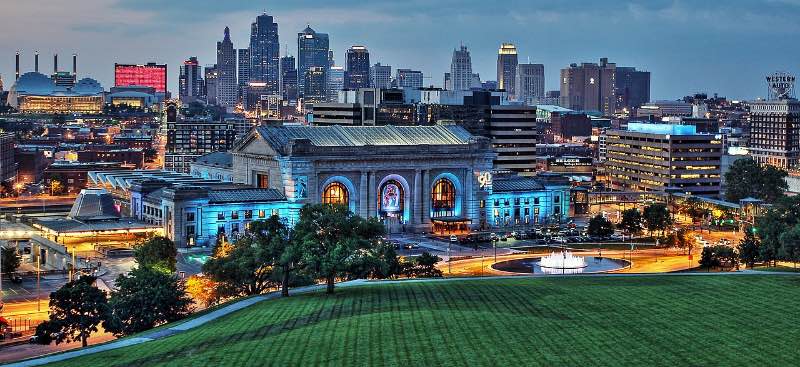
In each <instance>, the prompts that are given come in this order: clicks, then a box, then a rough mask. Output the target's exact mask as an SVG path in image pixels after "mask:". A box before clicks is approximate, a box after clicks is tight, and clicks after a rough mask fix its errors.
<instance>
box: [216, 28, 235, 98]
mask: <svg viewBox="0 0 800 367" xmlns="http://www.w3.org/2000/svg"><path fill="white" fill-rule="evenodd" d="M217 72H218V73H219V77H218V79H217V105H219V106H220V107H225V108H232V107H233V106H235V105H236V102H237V101H238V99H239V98H238V89H239V88H238V85H237V84H236V50H235V49H234V48H233V42H231V34H230V29H228V27H225V35H224V37H223V39H222V41H221V42H217Z"/></svg>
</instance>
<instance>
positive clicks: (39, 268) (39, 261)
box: [36, 255, 42, 312]
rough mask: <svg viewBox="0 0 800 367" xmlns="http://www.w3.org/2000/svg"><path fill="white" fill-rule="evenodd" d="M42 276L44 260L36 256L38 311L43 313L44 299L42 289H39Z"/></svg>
mask: <svg viewBox="0 0 800 367" xmlns="http://www.w3.org/2000/svg"><path fill="white" fill-rule="evenodd" d="M41 276H42V258H41V255H40V256H36V311H40V312H41V311H42V297H41V291H40V290H41V288H40V287H39V280H40V278H41Z"/></svg>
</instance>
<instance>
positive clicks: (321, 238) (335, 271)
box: [294, 204, 384, 294]
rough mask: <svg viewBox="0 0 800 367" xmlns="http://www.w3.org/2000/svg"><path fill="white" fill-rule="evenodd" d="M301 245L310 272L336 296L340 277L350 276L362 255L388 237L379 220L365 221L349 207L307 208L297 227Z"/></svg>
mask: <svg viewBox="0 0 800 367" xmlns="http://www.w3.org/2000/svg"><path fill="white" fill-rule="evenodd" d="M294 230H295V236H296V240H297V243H298V244H299V245H300V246H301V253H302V261H303V263H304V264H305V265H306V267H307V270H309V271H311V272H312V273H313V274H315V275H316V276H317V277H318V278H322V279H325V282H326V284H327V289H326V292H327V293H328V294H332V293H333V291H334V286H335V280H336V278H340V277H344V276H346V275H348V270H351V269H352V268H351V261H352V260H355V259H356V258H357V256H358V254H359V253H362V252H364V251H370V250H372V249H375V248H376V247H377V246H378V244H379V243H380V240H381V236H382V235H383V234H384V227H383V225H382V224H381V223H380V222H379V221H378V220H377V219H376V218H369V219H364V218H361V217H359V216H357V215H355V214H353V213H352V212H350V211H349V210H348V208H347V206H345V205H329V204H316V205H306V206H304V207H303V208H302V209H301V210H300V220H299V221H298V222H297V224H296V225H295V228H294Z"/></svg>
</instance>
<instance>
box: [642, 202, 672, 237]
mask: <svg viewBox="0 0 800 367" xmlns="http://www.w3.org/2000/svg"><path fill="white" fill-rule="evenodd" d="M642 217H643V219H644V224H645V226H646V227H647V231H648V232H650V233H653V231H662V232H663V231H664V230H666V229H667V228H669V226H670V224H672V218H671V217H670V216H669V209H667V205H666V204H662V203H655V204H650V205H648V206H646V207H645V208H644V211H643V212H642Z"/></svg>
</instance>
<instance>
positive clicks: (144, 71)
mask: <svg viewBox="0 0 800 367" xmlns="http://www.w3.org/2000/svg"><path fill="white" fill-rule="evenodd" d="M133 85H137V86H145V87H152V88H154V89H155V90H156V92H157V93H166V92H167V65H159V64H155V63H149V64H145V65H129V64H114V86H116V87H129V86H133Z"/></svg>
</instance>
